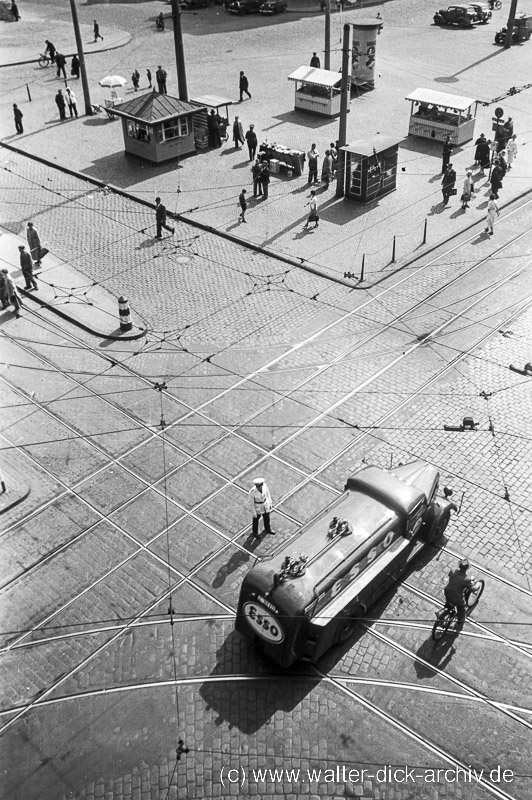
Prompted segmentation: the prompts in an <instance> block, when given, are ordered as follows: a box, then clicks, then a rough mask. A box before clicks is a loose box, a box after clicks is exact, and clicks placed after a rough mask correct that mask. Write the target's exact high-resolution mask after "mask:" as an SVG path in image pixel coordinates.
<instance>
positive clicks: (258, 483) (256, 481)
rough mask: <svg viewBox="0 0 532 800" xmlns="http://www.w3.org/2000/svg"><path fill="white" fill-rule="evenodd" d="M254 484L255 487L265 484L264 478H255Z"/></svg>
mask: <svg viewBox="0 0 532 800" xmlns="http://www.w3.org/2000/svg"><path fill="white" fill-rule="evenodd" d="M253 483H254V484H255V486H260V485H261V483H264V478H253Z"/></svg>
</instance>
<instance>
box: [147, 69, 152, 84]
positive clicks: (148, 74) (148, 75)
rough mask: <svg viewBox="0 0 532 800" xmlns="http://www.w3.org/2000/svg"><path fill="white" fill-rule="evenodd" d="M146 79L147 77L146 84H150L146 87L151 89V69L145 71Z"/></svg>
mask: <svg viewBox="0 0 532 800" xmlns="http://www.w3.org/2000/svg"><path fill="white" fill-rule="evenodd" d="M146 77H147V79H148V83H149V84H150V85H149V86H148V89H151V85H152V84H151V69H147V70H146Z"/></svg>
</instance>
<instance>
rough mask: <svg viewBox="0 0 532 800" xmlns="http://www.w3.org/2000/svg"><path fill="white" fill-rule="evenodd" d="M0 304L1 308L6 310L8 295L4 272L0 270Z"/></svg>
mask: <svg viewBox="0 0 532 800" xmlns="http://www.w3.org/2000/svg"><path fill="white" fill-rule="evenodd" d="M5 272H7V270H5ZM0 304H1V305H2V308H3V309H4V308H7V307H8V305H9V294H8V291H7V281H6V276H5V274H4V270H1V269H0Z"/></svg>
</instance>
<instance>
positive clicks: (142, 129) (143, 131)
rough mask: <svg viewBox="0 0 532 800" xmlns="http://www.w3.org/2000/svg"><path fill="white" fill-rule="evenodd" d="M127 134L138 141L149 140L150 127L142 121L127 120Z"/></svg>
mask: <svg viewBox="0 0 532 800" xmlns="http://www.w3.org/2000/svg"><path fill="white" fill-rule="evenodd" d="M127 135H128V136H130V137H131V138H132V139H137V140H138V141H139V142H151V128H150V126H149V125H144V124H143V123H142V122H133V120H129V119H128V121H127Z"/></svg>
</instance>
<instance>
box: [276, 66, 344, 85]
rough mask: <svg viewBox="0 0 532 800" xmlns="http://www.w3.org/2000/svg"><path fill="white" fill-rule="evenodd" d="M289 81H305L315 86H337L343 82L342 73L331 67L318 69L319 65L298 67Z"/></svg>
mask: <svg viewBox="0 0 532 800" xmlns="http://www.w3.org/2000/svg"><path fill="white" fill-rule="evenodd" d="M288 80H289V81H304V83H310V84H313V85H314V86H336V84H337V83H341V80H342V73H341V72H331V70H329V69H317V67H298V69H296V71H295V72H292V74H291V75H289V76H288Z"/></svg>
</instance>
